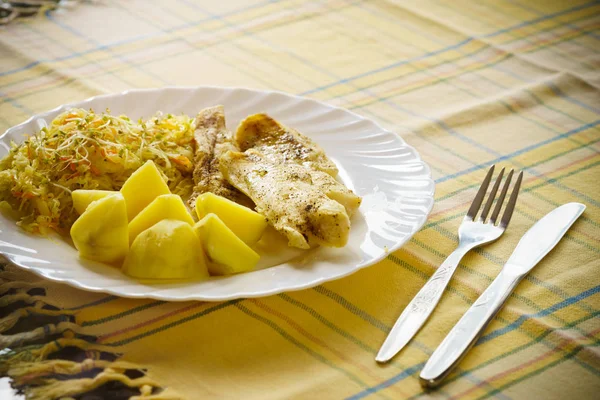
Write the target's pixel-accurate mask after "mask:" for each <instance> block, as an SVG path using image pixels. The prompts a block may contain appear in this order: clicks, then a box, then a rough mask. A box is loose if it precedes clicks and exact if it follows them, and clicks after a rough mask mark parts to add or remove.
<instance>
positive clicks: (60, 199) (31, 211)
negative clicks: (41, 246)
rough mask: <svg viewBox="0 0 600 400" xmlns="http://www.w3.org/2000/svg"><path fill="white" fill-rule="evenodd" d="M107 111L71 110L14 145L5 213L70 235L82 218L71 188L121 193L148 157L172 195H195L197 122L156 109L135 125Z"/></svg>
mask: <svg viewBox="0 0 600 400" xmlns="http://www.w3.org/2000/svg"><path fill="white" fill-rule="evenodd" d="M109 112H110V111H109V110H107V111H106V112H104V113H99V114H98V113H95V112H94V111H93V110H89V111H86V110H83V109H71V110H68V111H66V112H64V113H62V114H60V115H59V116H57V117H56V118H55V119H54V120H53V121H52V123H51V124H50V125H49V126H48V127H47V128H43V129H41V130H40V131H39V132H37V133H36V134H34V135H31V136H29V137H28V138H27V139H26V140H25V141H24V142H23V143H21V144H16V143H12V144H11V150H10V152H9V154H8V155H7V156H6V157H5V158H3V159H2V160H0V210H4V211H9V212H10V213H11V214H16V215H17V218H18V222H17V224H18V225H19V226H21V227H22V228H23V229H25V230H26V231H28V232H34V233H41V234H47V233H48V231H49V230H55V231H58V232H59V233H62V234H65V233H68V230H69V229H70V227H71V225H72V224H73V222H75V219H76V218H77V217H78V215H77V213H76V211H75V210H74V208H73V202H72V200H71V191H73V190H76V189H99V190H119V189H120V188H121V186H122V185H123V183H124V182H125V180H126V179H127V178H128V177H129V175H131V174H132V173H133V172H134V171H135V170H136V169H138V168H139V167H140V166H142V164H144V162H146V161H147V160H152V161H154V163H155V164H156V166H157V167H158V168H159V170H160V171H161V173H162V174H163V178H164V179H165V180H166V182H167V184H168V185H169V188H170V189H171V192H172V193H174V194H178V195H180V196H182V197H183V198H186V197H188V196H190V194H191V193H192V189H193V181H192V169H193V168H192V165H193V164H192V163H193V159H194V156H193V154H194V153H193V152H194V149H193V136H194V128H195V127H194V126H193V124H194V119H193V118H190V117H189V116H186V115H179V116H174V115H171V114H167V115H163V114H162V113H157V114H156V115H155V116H154V117H152V118H150V119H148V120H145V121H144V120H139V121H137V122H134V121H131V120H130V119H129V118H128V117H126V116H122V115H121V116H113V115H111V114H110V113H109Z"/></svg>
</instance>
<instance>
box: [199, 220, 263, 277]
mask: <svg viewBox="0 0 600 400" xmlns="http://www.w3.org/2000/svg"><path fill="white" fill-rule="evenodd" d="M194 231H195V232H196V233H197V234H198V236H199V237H200V241H201V242H202V247H203V248H204V251H205V253H206V255H207V256H208V258H209V259H210V261H212V262H211V263H209V264H208V271H209V272H210V274H211V275H230V274H237V273H240V272H247V271H251V270H253V269H254V267H256V263H258V260H259V259H260V256H259V255H258V253H256V252H255V251H254V250H252V249H251V248H250V247H248V245H247V244H246V243H244V242H243V241H242V240H240V238H238V237H237V236H236V235H235V234H234V233H233V231H232V230H231V229H229V228H228V227H227V225H225V224H224V223H223V221H221V220H220V219H219V217H218V216H217V215H216V214H208V215H207V216H205V217H204V218H202V220H201V221H200V222H198V223H196V225H194Z"/></svg>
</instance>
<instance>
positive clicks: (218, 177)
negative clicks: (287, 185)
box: [188, 106, 252, 209]
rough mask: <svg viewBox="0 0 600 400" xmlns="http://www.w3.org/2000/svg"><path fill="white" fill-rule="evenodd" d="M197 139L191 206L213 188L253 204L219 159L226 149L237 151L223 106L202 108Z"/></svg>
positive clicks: (244, 202)
mask: <svg viewBox="0 0 600 400" xmlns="http://www.w3.org/2000/svg"><path fill="white" fill-rule="evenodd" d="M195 124H196V130H195V132H194V141H195V142H196V153H195V156H194V172H193V179H194V185H195V186H194V191H193V194H192V196H191V197H190V200H189V201H188V204H189V206H190V207H191V208H192V209H193V208H194V205H195V202H196V198H197V197H198V196H199V195H201V194H202V193H206V192H211V193H214V194H216V195H219V196H223V197H226V198H228V199H230V200H233V201H235V202H237V203H239V204H242V205H245V206H247V207H252V201H251V200H250V199H249V198H248V197H247V196H245V195H244V194H243V193H241V192H240V191H239V190H237V189H236V188H235V187H233V186H232V185H231V184H230V183H229V182H228V181H227V180H226V179H225V178H224V177H223V174H222V173H221V170H220V168H219V159H220V157H221V155H223V154H224V153H226V152H227V151H230V150H233V151H236V150H237V147H236V146H235V144H234V143H233V141H232V134H231V132H230V131H228V130H227V127H226V126H225V113H224V110H223V106H214V107H209V108H205V109H204V110H202V111H200V112H199V113H198V115H197V116H196V120H195Z"/></svg>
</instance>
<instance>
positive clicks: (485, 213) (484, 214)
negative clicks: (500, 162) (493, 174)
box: [479, 168, 504, 221]
mask: <svg viewBox="0 0 600 400" xmlns="http://www.w3.org/2000/svg"><path fill="white" fill-rule="evenodd" d="M503 175H504V168H502V170H501V171H500V174H499V175H498V177H497V178H496V182H495V183H494V186H493V187H492V191H491V192H490V196H489V197H488V200H487V201H486V203H485V206H484V207H483V212H482V213H481V216H480V217H479V220H480V221H485V219H486V218H487V216H488V213H489V212H490V209H491V208H492V204H494V198H495V197H496V192H498V188H499V187H500V182H502V176H503Z"/></svg>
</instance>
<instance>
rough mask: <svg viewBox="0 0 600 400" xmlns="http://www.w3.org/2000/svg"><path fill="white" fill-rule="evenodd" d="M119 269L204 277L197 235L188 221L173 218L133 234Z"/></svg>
mask: <svg viewBox="0 0 600 400" xmlns="http://www.w3.org/2000/svg"><path fill="white" fill-rule="evenodd" d="M123 272H125V273H126V274H127V275H129V276H133V277H136V278H141V279H190V278H206V277H208V270H207V269H206V261H205V259H204V253H203V252H202V245H201V244H200V239H199V238H198V236H197V235H196V233H195V232H194V229H193V228H192V226H191V225H190V224H188V223H187V222H183V221H178V220H174V219H164V220H162V221H160V222H159V223H157V224H155V225H153V226H152V227H151V228H149V229H146V230H145V231H144V232H142V233H140V234H139V235H138V237H137V238H135V240H134V241H133V245H132V246H131V249H130V250H129V254H128V255H127V258H126V259H125V263H123Z"/></svg>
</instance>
